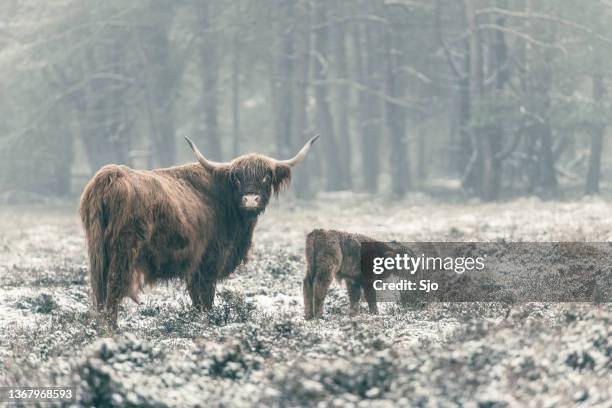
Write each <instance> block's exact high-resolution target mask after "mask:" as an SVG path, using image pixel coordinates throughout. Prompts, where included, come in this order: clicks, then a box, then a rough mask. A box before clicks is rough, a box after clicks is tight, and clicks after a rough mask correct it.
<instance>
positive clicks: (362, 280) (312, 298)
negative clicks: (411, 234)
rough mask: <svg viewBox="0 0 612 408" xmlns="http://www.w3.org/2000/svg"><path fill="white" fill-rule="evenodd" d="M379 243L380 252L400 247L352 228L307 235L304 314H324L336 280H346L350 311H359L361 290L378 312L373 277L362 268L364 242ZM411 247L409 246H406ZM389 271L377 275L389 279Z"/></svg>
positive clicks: (320, 230) (312, 316) (351, 312)
mask: <svg viewBox="0 0 612 408" xmlns="http://www.w3.org/2000/svg"><path fill="white" fill-rule="evenodd" d="M364 242H372V243H377V245H380V246H381V247H380V248H379V249H378V251H380V253H394V252H397V251H398V249H400V247H399V245H398V247H397V248H393V247H391V246H389V245H388V244H386V243H384V242H379V241H377V240H375V239H372V238H370V237H367V236H365V235H360V234H353V233H350V232H343V231H335V230H322V229H316V230H313V231H311V232H310V233H309V234H308V236H307V237H306V267H307V269H306V277H305V278H304V282H303V291H304V318H305V319H307V320H310V319H313V318H316V319H319V318H321V316H322V315H323V302H324V301H325V296H326V295H327V290H328V288H329V286H330V285H331V283H332V281H333V280H334V278H335V279H337V280H338V281H342V280H344V281H346V289H347V291H348V296H349V302H350V314H351V316H356V315H358V314H359V299H360V297H361V290H362V289H363V294H364V297H365V299H366V301H367V302H368V308H369V309H370V313H372V314H377V313H378V307H377V305H376V291H375V290H374V289H373V287H372V282H373V281H372V278H373V277H367V276H364V275H363V274H362V271H361V244H362V243H364ZM402 249H403V250H404V251H408V249H406V248H402ZM387 276H388V273H387V274H382V275H377V278H376V279H385V278H386V277H387Z"/></svg>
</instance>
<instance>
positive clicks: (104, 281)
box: [80, 135, 318, 326]
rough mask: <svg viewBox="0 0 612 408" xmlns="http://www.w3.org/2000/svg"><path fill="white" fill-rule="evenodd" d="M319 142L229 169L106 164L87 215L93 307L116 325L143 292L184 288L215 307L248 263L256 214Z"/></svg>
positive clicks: (89, 196) (87, 201)
mask: <svg viewBox="0 0 612 408" xmlns="http://www.w3.org/2000/svg"><path fill="white" fill-rule="evenodd" d="M317 137H318V135H317V136H315V137H314V138H312V139H311V140H310V141H309V142H308V143H306V145H305V146H304V147H303V148H302V149H301V150H300V152H299V153H298V154H297V155H296V156H295V157H294V158H292V159H290V160H283V161H281V160H275V159H272V158H269V157H266V156H263V155H260V154H247V155H244V156H240V157H237V158H235V159H234V160H232V161H231V162H229V163H217V162H213V161H210V160H208V159H206V158H205V157H204V156H203V155H202V153H200V151H199V150H198V148H197V147H196V146H195V145H194V144H193V143H192V142H191V140H189V138H186V139H187V142H188V143H189V145H190V146H191V149H192V150H193V151H194V153H195V155H196V157H197V159H198V163H191V164H186V165H182V166H176V167H170V168H165V169H158V170H153V171H145V170H133V169H130V168H129V167H126V166H118V165H113V164H111V165H108V166H105V167H103V168H102V169H100V171H98V173H97V174H96V175H95V176H94V177H93V178H92V180H91V181H90V182H89V183H88V184H87V186H86V187H85V191H84V192H83V195H82V196H81V206H80V214H81V220H82V222H83V227H84V229H85V234H86V238H87V246H88V252H89V262H90V268H89V277H90V284H91V289H92V290H91V293H92V301H93V305H94V308H95V309H96V310H97V311H98V312H101V311H104V310H105V312H106V315H107V317H108V318H109V319H110V322H111V323H112V324H113V326H116V324H117V309H118V306H119V303H120V302H121V300H122V299H123V298H124V297H126V296H127V297H130V298H131V299H133V300H134V301H135V302H136V303H138V294H139V292H140V290H141V288H142V287H143V285H145V284H148V283H154V282H156V281H163V280H168V279H172V278H180V279H183V280H185V282H186V283H187V288H188V290H189V295H190V297H191V300H192V302H193V305H194V306H195V307H196V308H199V309H204V310H205V309H209V308H210V307H211V306H212V304H213V300H214V296H215V287H216V284H217V282H218V281H219V280H222V279H224V278H226V277H227V276H228V275H229V274H231V273H232V272H233V271H234V269H235V268H236V267H237V266H238V265H239V264H240V263H241V262H245V261H246V259H247V254H248V251H249V248H250V246H251V241H252V237H253V230H254V228H255V224H256V222H257V218H258V216H259V215H260V214H261V213H262V212H263V211H264V210H265V208H266V206H267V205H268V201H269V200H270V196H271V195H272V193H274V194H275V195H276V194H278V192H279V191H280V190H281V189H282V188H283V187H284V186H287V185H288V184H289V182H290V179H291V169H292V168H293V167H295V166H296V165H297V164H299V163H300V162H301V161H302V160H303V159H304V157H306V154H307V153H308V150H309V149H310V147H311V145H312V143H313V142H314V141H315V140H316V139H317Z"/></svg>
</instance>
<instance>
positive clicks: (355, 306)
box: [346, 280, 361, 317]
mask: <svg viewBox="0 0 612 408" xmlns="http://www.w3.org/2000/svg"><path fill="white" fill-rule="evenodd" d="M346 290H347V292H348V296H349V303H350V315H351V317H354V316H357V315H358V314H359V299H360V298H361V285H360V284H359V283H355V282H351V281H348V280H347V281H346Z"/></svg>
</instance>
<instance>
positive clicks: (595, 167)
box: [585, 74, 606, 194]
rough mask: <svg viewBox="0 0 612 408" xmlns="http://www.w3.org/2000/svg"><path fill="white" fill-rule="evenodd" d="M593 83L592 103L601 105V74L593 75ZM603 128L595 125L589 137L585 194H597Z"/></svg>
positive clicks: (603, 89) (602, 82) (603, 90)
mask: <svg viewBox="0 0 612 408" xmlns="http://www.w3.org/2000/svg"><path fill="white" fill-rule="evenodd" d="M592 81H593V101H594V102H595V104H596V105H599V104H600V103H601V99H602V98H603V96H604V94H605V85H604V78H603V75H601V74H595V75H593V78H592ZM605 130H606V128H605V126H604V125H600V124H596V125H595V126H594V127H593V129H592V133H591V135H590V139H591V151H590V154H589V163H588V171H587V178H586V185H585V193H586V194H598V193H599V179H600V175H601V152H602V150H603V136H604V133H605Z"/></svg>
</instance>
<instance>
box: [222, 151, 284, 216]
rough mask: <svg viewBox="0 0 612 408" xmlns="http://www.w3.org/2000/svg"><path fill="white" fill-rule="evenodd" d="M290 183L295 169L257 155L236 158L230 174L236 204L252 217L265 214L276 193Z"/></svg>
mask: <svg viewBox="0 0 612 408" xmlns="http://www.w3.org/2000/svg"><path fill="white" fill-rule="evenodd" d="M290 180H291V167H289V166H288V165H286V164H281V163H278V162H276V161H275V160H272V159H269V158H267V157H265V156H260V155H256V154H251V155H247V156H241V157H239V158H237V159H234V160H233V161H232V162H231V163H230V166H229V171H228V181H229V183H230V188H231V190H232V191H233V200H234V202H235V204H236V205H237V206H238V207H239V208H240V209H241V210H242V211H246V212H248V213H251V214H259V213H261V212H262V211H264V210H265V209H266V206H267V205H268V203H269V202H270V197H271V196H272V194H273V193H274V194H278V192H279V191H280V190H281V189H282V188H283V187H285V186H287V185H288V184H289V182H290Z"/></svg>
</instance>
